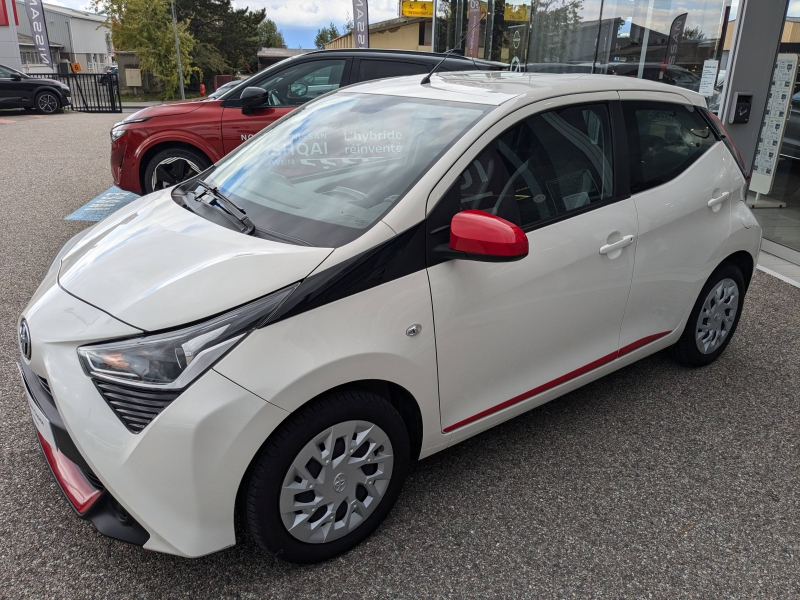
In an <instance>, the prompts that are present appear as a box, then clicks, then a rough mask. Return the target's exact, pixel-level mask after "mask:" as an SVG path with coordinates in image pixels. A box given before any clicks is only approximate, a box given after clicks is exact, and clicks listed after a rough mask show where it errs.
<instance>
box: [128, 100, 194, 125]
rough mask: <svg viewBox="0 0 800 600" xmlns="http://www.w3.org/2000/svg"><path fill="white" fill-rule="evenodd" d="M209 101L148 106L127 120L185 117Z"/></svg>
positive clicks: (188, 101) (189, 101)
mask: <svg viewBox="0 0 800 600" xmlns="http://www.w3.org/2000/svg"><path fill="white" fill-rule="evenodd" d="M206 103H207V101H206V100H205V99H203V101H202V102H198V101H197V100H186V101H182V102H171V103H170V104H158V105H156V106H148V107H147V108H143V109H142V110H140V111H138V112H136V113H134V114H132V115H130V116H129V117H128V118H127V119H126V120H127V121H129V120H131V119H152V118H153V117H171V116H173V115H183V114H186V113H190V112H194V111H196V110H197V109H198V108H200V107H201V106H203V105H204V104H206ZM124 122H125V121H123V123H124Z"/></svg>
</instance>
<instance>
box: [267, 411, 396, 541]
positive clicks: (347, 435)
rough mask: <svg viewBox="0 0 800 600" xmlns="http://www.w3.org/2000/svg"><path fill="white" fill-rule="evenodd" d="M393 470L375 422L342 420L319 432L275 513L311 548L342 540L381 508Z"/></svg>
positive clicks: (298, 460) (289, 477)
mask: <svg viewBox="0 0 800 600" xmlns="http://www.w3.org/2000/svg"><path fill="white" fill-rule="evenodd" d="M393 466H394V454H393V452H392V443H391V442H390V441H389V436H388V435H386V433H385V432H384V431H383V430H382V429H381V428H380V427H378V426H377V425H374V424H373V423H370V422H368V421H346V422H344V423H339V424H337V425H334V426H333V427H330V428H328V429H326V430H325V431H322V432H320V433H319V434H318V435H316V436H314V438H313V439H312V440H311V441H310V442H308V443H307V444H306V445H305V447H304V448H303V449H302V450H301V451H300V453H299V454H298V455H297V456H296V457H295V459H294V461H293V462H292V465H291V466H290V467H289V470H288V472H287V473H286V476H285V477H284V479H283V485H282V487H281V493H280V500H279V503H280V506H279V509H280V512H281V519H282V520H283V524H284V526H285V527H286V530H287V531H288V532H289V533H290V534H291V535H292V536H294V537H295V538H297V539H298V540H300V541H302V542H307V543H311V544H322V543H324V542H330V541H332V540H336V539H339V538H341V537H344V536H345V535H347V534H348V533H350V532H351V531H353V530H354V529H356V528H357V527H358V526H359V525H361V524H362V523H363V522H364V521H365V520H366V519H367V518H368V517H369V516H370V515H371V514H372V513H373V512H374V510H375V508H376V507H377V506H378V504H380V501H381V500H382V499H383V496H384V494H385V493H386V489H387V488H388V487H389V481H390V480H391V477H392V468H393Z"/></svg>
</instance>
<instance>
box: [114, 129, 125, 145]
mask: <svg viewBox="0 0 800 600" xmlns="http://www.w3.org/2000/svg"><path fill="white" fill-rule="evenodd" d="M125 131H126V130H125V129H123V128H122V127H120V128H118V129H112V130H111V142H112V143H113V142H116V141H117V140H118V139H119V138H121V137H122V135H123V134H124V133H125Z"/></svg>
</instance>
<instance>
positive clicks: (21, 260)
mask: <svg viewBox="0 0 800 600" xmlns="http://www.w3.org/2000/svg"><path fill="white" fill-rule="evenodd" d="M118 118H119V117H118V116H117V115H83V114H63V115H55V116H54V117H50V118H46V119H36V118H31V117H29V116H27V115H19V116H8V115H7V114H6V113H0V121H8V120H10V121H12V122H11V123H4V122H0V169H2V171H0V173H1V175H0V208H1V209H2V210H0V256H2V265H1V266H0V295H1V298H2V302H1V303H0V323H1V325H0V336H1V337H0V394H1V395H0V444H1V445H2V450H1V451H0V453H1V455H0V456H1V458H0V541H1V542H0V597H3V598H24V597H33V598H45V597H53V598H70V597H78V598H85V597H96V596H112V597H143V598H167V597H183V596H188V597H214V598H217V597H241V598H266V597H270V598H305V597H315V598H347V599H352V598H373V597H375V598H387V597H414V598H418V597H425V598H432V597H448V598H450V597H454V598H459V597H464V598H467V597H469V598H473V597H487V598H489V597H531V598H572V597H577V598H595V597H596V598H651V597H652V598H723V597H725V598H792V597H800V559H799V558H798V555H799V554H800V548H798V545H800V510H798V509H800V498H799V497H798V482H800V478H799V477H798V475H800V473H799V472H798V471H799V470H800V456H799V454H798V447H799V446H798V445H799V444H800V436H799V435H798V431H799V430H798V425H799V423H800V403H799V402H798V396H799V395H800V344H798V340H800V289H797V288H794V287H791V286H790V285H788V284H786V283H783V282H781V281H779V280H777V279H775V278H772V277H770V276H768V275H765V274H763V273H760V272H757V274H756V275H755V279H754V282H753V285H752V287H751V289H750V292H749V293H748V296H747V299H746V304H745V309H744V313H743V316H742V319H741V322H740V325H739V330H738V332H737V333H736V336H735V337H734V339H733V341H732V343H731V344H730V346H729V347H728V349H727V351H726V352H725V354H724V355H723V356H722V357H721V358H720V360H719V361H717V362H716V363H715V364H714V365H712V366H710V367H707V368H705V369H700V370H690V369H685V368H683V367H680V366H678V365H677V364H675V363H674V362H673V361H672V360H671V359H670V358H669V357H668V356H666V355H665V354H664V353H661V354H657V355H654V356H652V357H649V358H647V359H645V360H643V361H641V362H639V363H637V364H635V365H632V366H630V367H627V368H625V369H623V370H621V371H619V372H617V373H615V374H612V375H610V376H607V377H605V378H604V379H602V380H600V381H598V382H595V383H594V384H591V385H588V386H586V387H584V388H583V389H581V390H578V391H576V392H573V393H571V394H569V395H567V396H565V397H563V398H561V399H559V400H557V401H554V402H552V403H550V404H547V405H545V406H543V407H541V408H539V409H536V410H534V411H532V412H530V413H527V414H526V415H523V416H521V417H519V418H517V419H514V420H513V421H511V422H508V423H506V424H504V425H501V426H499V427H496V428H495V429H493V430H491V431H489V432H486V433H484V434H482V435H480V436H478V437H476V438H473V439H471V440H468V441H466V442H464V443H462V444H460V445H458V446H456V447H453V448H451V449H449V450H447V451H445V452H441V453H439V454H437V455H435V456H433V457H431V458H428V459H426V460H424V461H422V462H420V463H419V464H418V465H417V466H416V467H415V469H414V470H413V472H412V475H411V477H410V479H409V481H408V483H407V485H406V487H405V489H404V491H403V493H402V495H401V497H400V500H399V501H398V504H397V505H396V507H395V509H394V510H393V512H392V513H391V515H390V516H389V518H388V520H387V521H386V522H385V523H384V525H383V526H382V527H381V528H380V529H379V530H378V531H377V532H376V534H375V535H373V536H372V537H371V538H370V539H368V540H367V541H366V542H365V543H363V544H361V545H360V546H359V547H357V548H356V549H354V550H353V551H351V552H350V553H348V554H347V555H345V556H342V557H339V558H337V559H335V560H332V561H329V562H327V563H324V564H320V565H316V566H311V567H297V566H293V565H288V564H286V563H282V562H280V561H276V560H274V559H272V558H271V557H269V556H267V555H265V554H263V553H262V552H261V551H260V550H259V549H258V548H257V547H256V546H255V545H254V543H253V542H251V541H250V540H249V539H248V538H247V537H246V534H244V533H243V532H240V534H241V538H240V539H241V541H240V543H239V545H237V546H236V547H234V548H231V549H228V550H225V551H222V552H219V553H217V554H214V555H211V556H208V557H204V558H200V559H195V560H187V559H181V558H177V557H173V556H167V555H161V554H155V553H152V552H147V551H145V550H142V549H141V548H138V547H133V546H129V545H126V544H123V543H120V542H116V541H114V540H109V539H106V538H103V537H102V536H100V535H99V534H98V533H97V532H96V531H95V530H94V528H93V527H92V526H91V525H90V524H88V523H85V522H83V521H80V520H78V519H77V518H76V517H75V516H74V514H73V512H72V510H71V509H70V508H69V506H68V505H67V501H66V500H65V499H64V497H63V496H62V495H61V493H60V491H59V490H58V488H57V486H56V484H55V482H54V480H53V478H52V476H51V474H50V472H49V471H48V469H47V466H46V463H45V461H44V458H43V457H42V454H41V452H40V450H39V447H38V444H37V442H36V439H35V434H34V429H33V425H32V423H31V418H30V413H29V410H28V407H27V404H26V400H25V396H24V392H23V389H22V387H21V384H20V382H19V380H18V375H17V370H16V366H15V365H14V362H15V360H16V359H17V357H18V349H17V343H16V333H15V323H16V319H17V317H18V315H19V313H20V312H21V311H22V309H23V307H24V306H25V304H26V303H27V301H28V299H29V298H30V296H31V295H32V293H33V292H34V290H35V288H36V287H37V285H38V283H39V281H40V278H41V277H42V275H43V273H44V270H45V269H46V267H47V266H48V264H49V262H50V261H51V259H52V257H53V256H54V255H55V253H56V252H57V251H58V249H59V247H60V246H61V245H62V244H63V243H64V242H65V241H66V240H67V239H69V238H70V237H71V236H72V235H73V234H74V233H76V232H77V231H79V230H80V229H81V228H82V227H83V226H85V225H86V224H85V223H80V222H74V221H64V220H63V218H64V216H66V215H67V214H69V213H71V212H72V211H74V210H75V209H77V208H78V207H79V206H81V205H82V204H84V203H85V202H86V201H88V200H89V199H91V198H93V197H94V196H95V195H97V194H98V193H100V192H102V191H103V190H105V189H106V188H108V187H109V186H110V185H111V177H110V174H109V166H108V149H109V140H108V130H109V127H110V126H111V124H112V123H113V122H115V121H116V120H117V119H118ZM179 501H180V499H179V498H176V502H179Z"/></svg>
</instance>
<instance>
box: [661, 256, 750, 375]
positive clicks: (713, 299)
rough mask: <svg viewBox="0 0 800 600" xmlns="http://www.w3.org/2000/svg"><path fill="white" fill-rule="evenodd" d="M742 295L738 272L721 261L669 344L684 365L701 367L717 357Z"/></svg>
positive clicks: (730, 331)
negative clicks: (677, 338) (680, 331)
mask: <svg viewBox="0 0 800 600" xmlns="http://www.w3.org/2000/svg"><path fill="white" fill-rule="evenodd" d="M744 295H745V285H744V277H743V276H742V272H741V271H740V270H739V268H738V267H737V266H735V265H733V264H731V263H722V264H721V265H720V266H719V267H718V268H717V269H716V270H715V271H714V272H713V273H712V274H711V276H710V277H709V278H708V281H706V283H705V285H704V286H703V289H702V290H701V291H700V295H699V296H698V297H697V300H696V302H695V303H694V307H693V308H692V312H691V313H690V315H689V320H688V321H687V323H686V327H685V328H684V330H683V334H682V335H681V337H680V339H679V340H678V342H677V343H676V344H675V345H674V346H672V353H673V355H674V356H675V358H676V359H677V360H678V361H679V362H681V363H683V364H684V365H686V366H688V367H704V366H706V365H709V364H711V363H712V362H714V361H715V360H717V358H719V357H720V355H721V354H722V353H723V352H724V351H725V348H727V347H728V344H729V343H730V341H731V338H732V337H733V334H734V333H735V332H736V326H737V325H738V324H739V318H740V317H741V315H742V306H743V304H744Z"/></svg>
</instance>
